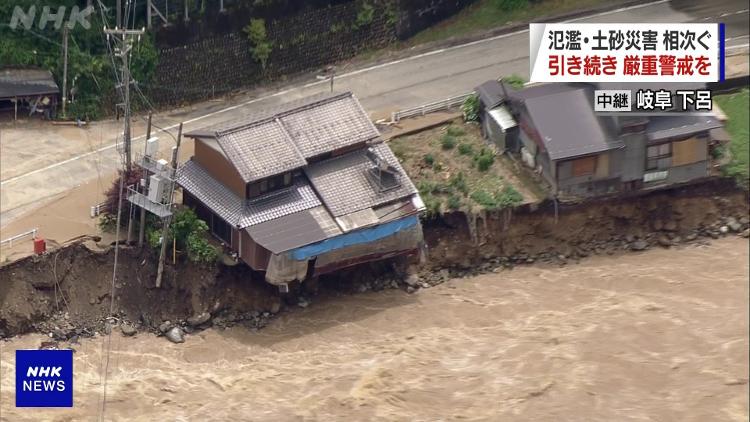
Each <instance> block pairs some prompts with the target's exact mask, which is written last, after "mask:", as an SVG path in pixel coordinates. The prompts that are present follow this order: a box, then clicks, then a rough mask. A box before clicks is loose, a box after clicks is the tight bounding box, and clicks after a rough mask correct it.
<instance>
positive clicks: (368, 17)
mask: <svg viewBox="0 0 750 422" xmlns="http://www.w3.org/2000/svg"><path fill="white" fill-rule="evenodd" d="M374 18H375V8H374V7H373V6H372V5H371V4H369V3H362V8H361V9H359V12H357V20H356V21H355V22H354V29H359V28H362V27H364V26H367V25H369V24H371V23H372V20H373V19H374Z"/></svg>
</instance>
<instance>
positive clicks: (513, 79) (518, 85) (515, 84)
mask: <svg viewBox="0 0 750 422" xmlns="http://www.w3.org/2000/svg"><path fill="white" fill-rule="evenodd" d="M503 82H505V83H507V84H508V85H510V86H511V87H512V88H513V89H523V86H524V84H525V83H526V80H525V79H524V78H522V77H520V76H518V75H516V74H513V75H510V76H507V77H505V78H503Z"/></svg>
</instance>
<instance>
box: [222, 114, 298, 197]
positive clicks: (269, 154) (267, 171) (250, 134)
mask: <svg viewBox="0 0 750 422" xmlns="http://www.w3.org/2000/svg"><path fill="white" fill-rule="evenodd" d="M217 141H218V142H219V145H221V148H222V149H223V150H224V152H225V153H226V154H227V157H228V158H229V160H230V161H231V162H232V163H233V164H234V166H235V167H236V168H237V171H238V172H239V173H240V176H241V177H242V178H243V179H244V180H245V182H253V181H256V180H260V179H263V178H265V177H269V176H273V175H276V174H280V173H284V172H286V171H290V170H293V169H296V168H300V167H302V166H304V165H305V164H307V161H305V159H304V157H302V155H300V153H299V151H298V150H297V148H296V147H295V146H294V144H293V143H292V141H291V140H290V139H289V137H288V136H287V134H286V132H285V131H284V128H283V127H282V126H281V125H280V124H279V123H278V122H277V121H275V120H271V121H267V122H265V123H260V124H257V125H254V126H250V127H247V128H244V129H242V130H238V131H236V132H229V133H226V134H222V135H220V136H218V137H217Z"/></svg>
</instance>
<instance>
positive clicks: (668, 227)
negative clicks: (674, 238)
mask: <svg viewBox="0 0 750 422" xmlns="http://www.w3.org/2000/svg"><path fill="white" fill-rule="evenodd" d="M662 229H663V230H665V231H668V232H676V231H677V222H676V221H674V220H669V221H667V222H666V223H664V227H663V228H662Z"/></svg>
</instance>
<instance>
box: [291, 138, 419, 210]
mask: <svg viewBox="0 0 750 422" xmlns="http://www.w3.org/2000/svg"><path fill="white" fill-rule="evenodd" d="M370 149H372V150H373V151H374V152H375V153H376V154H377V155H379V156H380V157H381V158H383V159H384V160H385V161H386V162H387V163H388V164H390V165H391V166H393V167H395V168H396V170H397V171H398V174H399V175H400V182H401V184H400V186H399V187H397V188H395V189H392V190H389V191H386V192H381V191H380V190H379V189H378V188H376V187H375V186H373V184H372V183H371V182H370V180H369V179H368V178H367V176H366V175H365V172H366V171H367V169H369V168H371V167H372V166H373V164H372V162H371V161H370V160H369V159H368V158H367V157H366V155H365V152H366V151H367V149H362V150H359V151H354V152H351V153H349V154H346V155H343V156H340V157H335V158H331V159H329V160H326V161H322V162H320V163H316V164H313V165H311V166H309V167H308V168H306V169H305V173H306V174H307V177H308V178H309V179H310V182H311V183H312V184H313V186H314V187H315V190H316V191H317V192H318V194H319V195H320V197H321V199H322V200H323V203H325V205H326V207H328V209H329V211H330V212H331V214H332V215H333V216H334V217H340V216H342V215H346V214H351V213H353V212H356V211H359V210H363V209H365V208H372V207H374V206H377V205H381V204H385V203H387V202H390V201H394V200H397V199H400V198H403V197H405V196H410V195H412V194H414V193H416V192H417V190H416V188H415V187H414V184H412V182H411V180H409V177H408V176H407V175H406V173H405V172H404V169H403V168H402V167H401V165H400V164H399V162H398V159H397V158H396V157H395V156H394V155H393V153H392V152H391V150H390V148H388V146H387V145H385V144H384V143H379V144H376V145H373V146H372V147H370Z"/></svg>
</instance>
